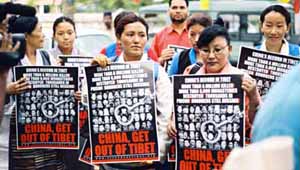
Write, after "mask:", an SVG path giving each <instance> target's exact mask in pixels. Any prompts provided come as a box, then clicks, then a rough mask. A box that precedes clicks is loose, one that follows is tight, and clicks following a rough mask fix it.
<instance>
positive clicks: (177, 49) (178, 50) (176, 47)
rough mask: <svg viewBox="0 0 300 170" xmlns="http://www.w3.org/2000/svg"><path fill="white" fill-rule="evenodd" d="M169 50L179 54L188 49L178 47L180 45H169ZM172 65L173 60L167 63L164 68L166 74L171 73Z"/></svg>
mask: <svg viewBox="0 0 300 170" xmlns="http://www.w3.org/2000/svg"><path fill="white" fill-rule="evenodd" d="M168 48H171V49H173V50H174V51H175V53H178V54H179V53H181V52H182V51H183V50H186V49H188V48H187V47H183V46H178V45H168ZM171 64H172V58H171V59H169V60H167V61H165V64H164V68H165V70H166V72H168V71H169V69H170V66H171Z"/></svg>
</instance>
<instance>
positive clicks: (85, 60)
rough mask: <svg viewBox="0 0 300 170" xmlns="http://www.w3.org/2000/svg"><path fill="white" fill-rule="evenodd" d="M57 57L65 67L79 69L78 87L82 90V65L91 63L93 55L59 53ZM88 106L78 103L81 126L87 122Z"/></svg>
mask: <svg viewBox="0 0 300 170" xmlns="http://www.w3.org/2000/svg"><path fill="white" fill-rule="evenodd" d="M58 58H60V59H61V64H62V65H63V66H66V67H70V66H73V67H78V69H79V85H78V86H79V89H81V91H82V83H83V79H84V77H85V75H84V67H86V66H90V65H91V60H92V59H93V57H89V56H78V55H60V56H58ZM87 118H88V108H87V105H84V104H83V103H81V102H80V103H79V126H80V128H82V127H83V126H84V125H85V124H86V123H87Z"/></svg>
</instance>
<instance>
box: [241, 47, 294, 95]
mask: <svg viewBox="0 0 300 170" xmlns="http://www.w3.org/2000/svg"><path fill="white" fill-rule="evenodd" d="M299 60H300V58H295V57H291V56H285V55H282V54H277V53H271V52H267V51H261V50H257V49H252V48H248V47H241V50H240V58H239V61H238V68H240V69H243V70H246V71H247V73H248V74H249V75H250V76H251V77H253V78H255V79H256V81H257V88H258V91H259V93H260V95H261V96H264V95H265V94H266V93H267V92H268V90H269V88H270V87H271V86H272V83H273V82H275V81H277V80H278V79H279V78H280V77H281V76H282V75H283V74H285V73H287V72H288V70H290V68H291V67H292V66H293V65H295V64H297V63H299Z"/></svg>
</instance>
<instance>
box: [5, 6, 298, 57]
mask: <svg viewBox="0 0 300 170" xmlns="http://www.w3.org/2000/svg"><path fill="white" fill-rule="evenodd" d="M9 1H10V2H14V3H22V4H27V5H31V6H34V7H36V9H37V11H38V14H37V16H38V18H39V20H40V21H41V23H42V24H43V31H44V33H45V35H46V44H45V49H49V48H51V47H53V45H54V43H53V41H52V24H53V21H54V20H55V19H56V18H58V17H59V16H62V15H65V16H69V17H71V18H73V20H74V21H75V23H76V27H77V42H76V43H77V44H78V46H80V49H85V52H87V54H91V55H94V54H97V53H98V52H99V50H100V49H101V48H102V47H103V46H105V45H107V44H108V43H110V42H112V41H113V39H114V38H113V37H112V36H111V35H108V34H107V32H106V31H105V29H106V28H105V24H104V22H103V14H104V12H107V11H109V12H111V13H112V20H113V19H114V17H115V16H116V15H117V14H118V13H119V12H121V11H124V10H126V11H128V10H132V11H135V12H136V13H137V14H138V15H141V16H142V17H144V18H145V19H146V21H147V22H148V24H149V25H150V30H149V32H150V39H149V42H148V43H149V44H150V43H151V40H152V37H153V36H154V35H155V33H156V32H158V31H159V30H160V29H161V28H162V27H164V26H165V25H167V24H168V23H169V22H170V21H169V16H168V14H167V10H168V4H167V3H168V0H0V2H9ZM299 1H300V0H197V1H190V6H189V9H190V12H191V13H194V12H205V13H207V14H209V15H210V16H212V18H213V19H215V18H216V17H217V16H221V17H222V18H223V19H224V20H225V21H226V22H227V24H228V25H227V26H228V30H229V32H230V36H231V39H232V40H233V43H235V42H236V45H234V47H235V49H234V51H236V54H233V56H234V57H233V58H235V57H236V55H237V53H238V51H239V45H240V44H243V45H249V46H252V45H255V44H257V43H258V42H260V40H261V35H260V33H259V15H260V12H261V11H262V10H263V9H264V8H265V7H267V6H269V5H271V4H274V3H281V4H283V5H284V6H285V7H286V8H287V9H288V10H289V12H290V13H291V15H292V24H293V25H292V29H291V31H290V35H289V38H288V39H289V40H290V41H292V42H294V43H297V44H300V13H299V4H300V2H299Z"/></svg>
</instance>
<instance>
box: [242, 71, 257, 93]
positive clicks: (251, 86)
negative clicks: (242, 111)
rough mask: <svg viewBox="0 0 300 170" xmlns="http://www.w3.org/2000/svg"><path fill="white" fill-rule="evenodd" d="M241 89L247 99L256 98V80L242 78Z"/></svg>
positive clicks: (246, 77) (247, 77)
mask: <svg viewBox="0 0 300 170" xmlns="http://www.w3.org/2000/svg"><path fill="white" fill-rule="evenodd" d="M242 89H243V90H245V92H246V93H247V95H248V96H249V98H250V99H251V98H256V97H257V89H256V80H255V79H253V78H251V77H249V76H244V77H243V81H242Z"/></svg>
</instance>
